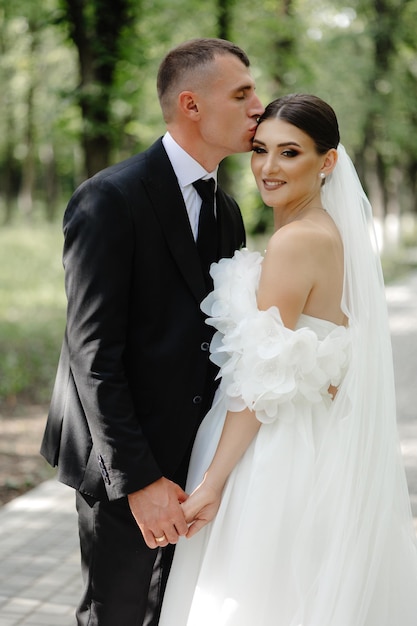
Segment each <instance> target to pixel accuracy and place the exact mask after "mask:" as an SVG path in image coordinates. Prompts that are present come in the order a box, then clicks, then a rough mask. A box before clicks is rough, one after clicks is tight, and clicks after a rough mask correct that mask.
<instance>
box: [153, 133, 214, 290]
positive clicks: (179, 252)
mask: <svg viewBox="0 0 417 626" xmlns="http://www.w3.org/2000/svg"><path fill="white" fill-rule="evenodd" d="M147 159H148V167H147V172H148V175H147V176H146V178H145V179H144V184H145V186H146V188H147V190H148V193H149V196H150V198H151V202H152V205H153V208H154V211H155V213H156V214H157V216H158V220H159V222H160V224H161V227H162V229H163V231H164V234H165V238H166V241H167V244H168V247H169V249H170V251H171V254H172V256H173V258H174V260H175V262H176V264H177V265H178V268H179V270H180V272H181V274H182V275H183V277H184V279H185V281H186V282H187V284H188V286H189V288H190V289H191V291H192V293H193V295H194V297H195V298H196V300H197V302H199V303H200V302H201V300H202V299H203V298H204V296H205V295H206V288H205V284H204V277H203V273H202V270H201V265H200V258H199V256H198V252H197V247H196V245H195V241H194V237H193V234H192V231H191V226H190V222H189V219H188V215H187V210H186V208H185V204H184V199H183V197H182V193H181V190H180V188H179V185H178V181H177V178H176V176H175V174H174V171H173V169H172V166H171V163H170V161H169V159H168V157H167V154H166V152H165V150H164V148H163V145H162V142H161V140H159V141H157V142H156V143H154V144H153V146H151V147H150V148H149V150H148V151H147Z"/></svg>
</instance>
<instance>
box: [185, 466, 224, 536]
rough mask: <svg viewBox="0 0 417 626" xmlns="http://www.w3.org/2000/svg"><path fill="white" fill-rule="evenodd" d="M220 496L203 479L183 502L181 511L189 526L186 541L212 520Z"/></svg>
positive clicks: (216, 490) (219, 491) (219, 492)
mask: <svg viewBox="0 0 417 626" xmlns="http://www.w3.org/2000/svg"><path fill="white" fill-rule="evenodd" d="M221 494H222V492H221V490H218V489H216V488H215V487H214V486H213V485H210V484H209V483H208V481H207V479H206V477H205V478H204V480H203V482H202V483H200V485H199V486H198V487H197V488H196V489H195V490H194V491H193V493H192V494H191V495H190V497H189V498H188V499H187V500H185V501H184V502H183V504H182V510H183V511H184V516H185V519H186V521H187V523H188V524H189V527H188V533H187V539H190V538H191V537H193V536H194V535H195V534H196V533H198V531H199V530H201V529H202V528H203V527H204V526H205V525H206V524H208V523H209V522H211V520H212V519H214V517H215V516H216V513H217V511H218V509H219V506H220V499H221Z"/></svg>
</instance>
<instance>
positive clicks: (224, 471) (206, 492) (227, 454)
mask: <svg viewBox="0 0 417 626" xmlns="http://www.w3.org/2000/svg"><path fill="white" fill-rule="evenodd" d="M260 425H261V424H260V422H259V421H258V420H257V419H256V417H255V414H254V413H253V412H252V411H250V410H249V409H245V410H244V411H240V412H239V413H233V412H231V411H229V412H228V413H227V416H226V420H225V423H224V427H223V432H222V435H221V437H220V441H219V444H218V446H217V450H216V454H215V455H214V458H213V461H212V462H211V464H210V467H209V468H208V470H207V472H206V474H205V476H204V479H203V481H202V482H201V484H200V485H199V486H198V487H197V488H196V489H195V490H194V491H193V493H192V494H191V496H190V497H189V498H188V500H186V502H184V503H183V504H182V507H183V510H184V515H185V519H186V521H187V522H188V523H189V524H190V526H189V530H188V533H187V537H192V536H193V535H195V534H196V533H197V532H198V531H199V530H200V529H201V528H203V526H205V525H206V524H208V522H210V521H211V520H212V519H213V518H214V516H215V515H216V513H217V511H218V508H219V506H220V499H221V495H222V491H223V487H224V484H225V482H226V480H227V477H228V476H229V474H230V472H231V471H232V469H233V468H234V466H235V465H236V463H237V462H238V461H239V459H240V458H241V457H242V455H243V454H244V452H245V450H246V449H247V448H248V446H249V444H250V443H251V441H252V440H253V438H254V437H255V435H256V433H257V432H258V430H259V428H260Z"/></svg>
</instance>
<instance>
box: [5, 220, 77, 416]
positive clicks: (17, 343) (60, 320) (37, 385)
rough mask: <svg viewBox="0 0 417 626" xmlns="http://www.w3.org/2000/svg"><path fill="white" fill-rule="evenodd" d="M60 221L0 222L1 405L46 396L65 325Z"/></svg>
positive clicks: (42, 399) (29, 400)
mask: <svg viewBox="0 0 417 626" xmlns="http://www.w3.org/2000/svg"><path fill="white" fill-rule="evenodd" d="M61 255H62V234H61V227H60V225H59V224H56V225H43V226H40V225H36V226H33V227H30V226H26V227H23V226H16V227H3V228H0V405H10V406H13V405H14V404H16V403H17V402H34V403H44V402H47V401H48V400H49V397H50V393H51V388H52V385H53V380H54V375H55V370H56V365H57V361H58V355H59V349H60V344H61V340H62V334H63V330H64V325H65V294H64V273H63V269H62V263H61Z"/></svg>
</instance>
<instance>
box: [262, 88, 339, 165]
mask: <svg viewBox="0 0 417 626" xmlns="http://www.w3.org/2000/svg"><path fill="white" fill-rule="evenodd" d="M271 118H275V119H280V120H283V121H284V122H288V123H289V124H292V125H293V126H296V127H297V128H299V129H300V130H302V131H303V132H304V133H306V134H307V135H308V136H309V137H311V139H312V140H313V141H314V144H315V147H316V150H317V152H318V154H325V153H326V152H327V151H328V150H330V149H331V148H336V149H337V146H338V145H339V141H340V133H339V124H338V122H337V117H336V114H335V112H334V111H333V109H332V107H331V106H330V105H329V104H327V102H324V100H322V99H321V98H318V97H317V96H313V95H311V94H291V95H287V96H283V97H282V98H278V99H277V100H273V101H272V102H270V104H268V106H267V107H266V109H265V112H264V113H263V115H261V117H260V118H259V124H262V122H264V121H265V120H268V119H271Z"/></svg>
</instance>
